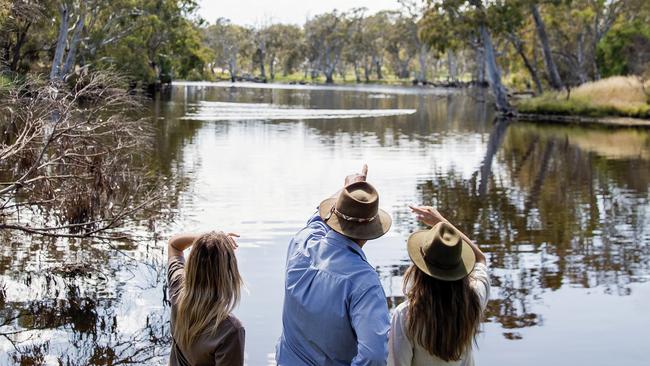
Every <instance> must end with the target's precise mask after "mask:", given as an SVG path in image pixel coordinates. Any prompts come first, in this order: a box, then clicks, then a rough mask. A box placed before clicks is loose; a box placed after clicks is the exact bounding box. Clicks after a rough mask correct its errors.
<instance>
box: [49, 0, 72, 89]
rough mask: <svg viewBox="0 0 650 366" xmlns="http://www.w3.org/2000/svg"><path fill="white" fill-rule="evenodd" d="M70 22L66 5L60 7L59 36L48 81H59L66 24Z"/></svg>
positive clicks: (65, 39)
mask: <svg viewBox="0 0 650 366" xmlns="http://www.w3.org/2000/svg"><path fill="white" fill-rule="evenodd" d="M69 22H70V12H69V11H68V7H67V6H66V5H61V24H60V26H59V34H58V36H57V39H56V48H55V51H54V58H53V59H52V69H51V70H50V80H52V81H54V80H61V76H62V75H61V73H62V71H63V53H64V52H65V46H66V43H67V41H68V23H69Z"/></svg>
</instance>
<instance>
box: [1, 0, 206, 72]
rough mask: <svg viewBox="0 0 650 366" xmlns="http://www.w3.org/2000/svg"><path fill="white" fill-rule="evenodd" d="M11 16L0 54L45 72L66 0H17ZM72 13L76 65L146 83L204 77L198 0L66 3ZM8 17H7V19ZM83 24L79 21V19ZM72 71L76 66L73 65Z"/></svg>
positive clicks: (16, 68)
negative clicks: (113, 72) (118, 73)
mask: <svg viewBox="0 0 650 366" xmlns="http://www.w3.org/2000/svg"><path fill="white" fill-rule="evenodd" d="M12 4H13V5H14V6H13V7H12V8H11V12H12V16H11V17H10V19H9V20H8V21H7V22H5V24H2V25H0V46H1V48H2V49H5V50H11V52H5V53H3V54H1V56H3V57H4V58H5V60H1V61H2V62H3V63H5V64H6V65H8V66H9V69H10V71H12V72H18V73H23V74H24V73H29V72H36V73H46V72H47V70H49V68H50V65H51V63H52V56H53V54H54V47H55V46H56V45H57V42H58V39H59V38H58V37H59V34H58V31H59V25H60V23H61V21H62V20H61V18H62V14H63V13H62V12H61V5H62V4H63V3H62V2H61V1H54V0H51V1H39V2H32V1H29V2H26V1H13V2H12ZM65 4H66V6H67V12H68V14H70V15H71V17H70V19H71V20H70V25H71V28H70V29H69V30H67V33H68V34H67V35H68V37H67V41H66V42H67V44H66V46H67V47H66V48H65V49H66V50H67V52H68V53H69V52H70V49H71V45H72V42H74V39H73V36H72V35H73V34H74V33H75V32H76V31H77V29H80V30H81V32H80V37H79V39H78V40H77V42H75V44H76V45H78V46H77V49H78V50H77V52H76V54H73V57H72V59H73V60H74V61H75V62H74V65H76V66H77V67H80V68H82V69H88V70H89V71H92V70H102V69H111V70H117V71H119V72H121V73H123V74H125V75H127V76H128V77H130V78H132V79H133V80H135V81H141V82H142V83H143V84H145V85H146V84H157V83H165V82H169V81H171V79H172V78H189V77H192V78H201V75H203V72H204V69H205V64H206V62H207V61H208V60H209V59H210V56H209V52H210V51H209V50H208V49H207V48H206V47H205V46H204V44H203V40H202V38H201V32H200V31H199V27H200V26H201V23H202V21H200V20H196V19H194V18H193V14H194V12H195V11H196V9H197V2H196V1H195V0H92V1H83V2H82V1H69V2H65ZM3 20H4V19H3ZM78 20H79V21H81V23H77V21H78ZM71 71H74V68H72V70H71Z"/></svg>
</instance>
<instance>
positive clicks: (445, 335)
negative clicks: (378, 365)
mask: <svg viewBox="0 0 650 366" xmlns="http://www.w3.org/2000/svg"><path fill="white" fill-rule="evenodd" d="M469 281H470V276H467V277H465V278H463V279H460V280H457V281H442V280H439V279H437V278H434V277H431V276H429V275H427V274H426V273H424V272H422V271H421V270H420V269H419V268H418V267H416V266H415V265H411V267H410V268H409V269H408V270H407V271H406V274H405V276H404V289H405V294H406V298H407V299H408V301H409V304H408V312H407V318H406V329H407V333H408V336H409V338H411V340H412V341H414V342H417V343H418V344H419V345H420V346H422V348H424V349H426V350H427V351H428V352H429V353H430V354H432V355H434V356H437V357H438V358H440V359H442V360H443V361H446V362H449V361H458V360H460V359H461V357H462V356H463V354H464V353H465V351H466V350H468V349H470V348H471V346H472V341H476V338H475V337H476V334H477V333H478V329H479V325H480V323H481V312H482V311H481V304H480V300H479V298H478V295H477V294H476V292H475V291H474V290H473V289H472V288H471V287H470V282H469Z"/></svg>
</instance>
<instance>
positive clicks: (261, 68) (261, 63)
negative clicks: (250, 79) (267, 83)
mask: <svg viewBox="0 0 650 366" xmlns="http://www.w3.org/2000/svg"><path fill="white" fill-rule="evenodd" d="M264 58H265V57H264V53H260V77H261V78H262V79H266V70H265V69H264Z"/></svg>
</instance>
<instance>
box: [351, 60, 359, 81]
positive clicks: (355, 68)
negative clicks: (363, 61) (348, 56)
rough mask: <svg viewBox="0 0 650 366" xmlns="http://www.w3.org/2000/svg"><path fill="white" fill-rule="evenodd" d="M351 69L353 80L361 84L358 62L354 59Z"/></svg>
mask: <svg viewBox="0 0 650 366" xmlns="http://www.w3.org/2000/svg"><path fill="white" fill-rule="evenodd" d="M352 67H353V68H354V78H355V80H356V81H357V83H360V82H361V73H360V72H359V61H357V60H356V59H355V60H354V62H353V64H352Z"/></svg>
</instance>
